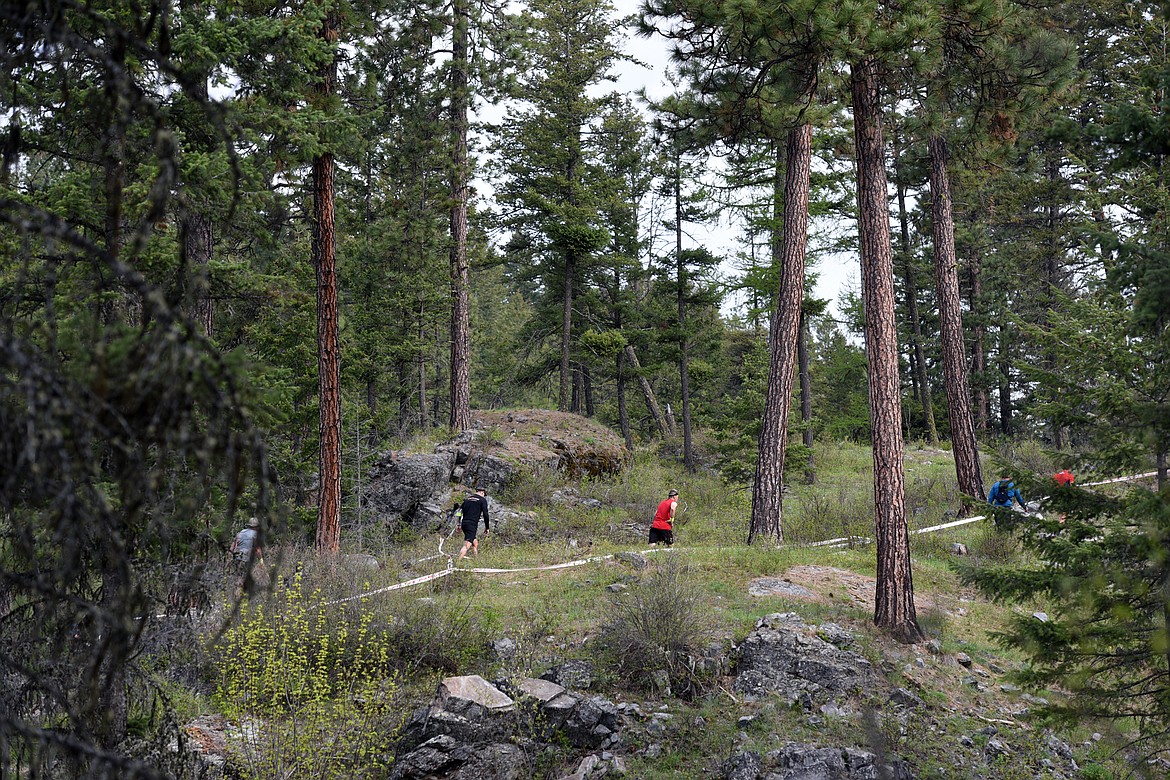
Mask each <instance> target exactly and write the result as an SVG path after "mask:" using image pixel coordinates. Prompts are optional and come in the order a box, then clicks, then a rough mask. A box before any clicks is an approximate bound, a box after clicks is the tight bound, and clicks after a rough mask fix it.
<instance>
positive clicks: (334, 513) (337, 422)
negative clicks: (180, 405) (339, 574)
mask: <svg viewBox="0 0 1170 780" xmlns="http://www.w3.org/2000/svg"><path fill="white" fill-rule="evenodd" d="M337 24H338V20H337V18H336V16H334V14H333V12H330V13H329V14H328V15H326V17H325V21H324V22H323V23H322V26H321V37H323V38H324V39H325V40H326V41H328V42H329V43H330V44H331V45H335V44H336V43H337V38H338V30H337ZM336 81H337V59H336V57H334V58H333V59H331V60H330V61H329V63H328V64H327V65H326V66H325V68H324V69H323V71H322V73H321V79H320V81H319V82H318V85H317V94H318V96H319V97H320V98H321V99H322V102H324V101H325V100H327V99H328V97H329V96H330V95H331V94H332V93H333V89H334V85H335V84H336ZM333 169H334V160H333V154H332V153H331V152H323V153H321V154H319V155H317V156H316V157H315V158H314V159H313V265H314V267H315V268H316V271H317V372H318V378H317V387H318V403H319V405H320V441H321V443H320V448H321V449H320V454H319V458H318V465H319V481H318V491H317V549H318V550H322V551H325V552H337V550H338V549H339V547H340V544H341V340H340V335H339V329H338V302H337V257H336V246H337V244H336V238H335V235H334V223H335V214H334V209H333Z"/></svg>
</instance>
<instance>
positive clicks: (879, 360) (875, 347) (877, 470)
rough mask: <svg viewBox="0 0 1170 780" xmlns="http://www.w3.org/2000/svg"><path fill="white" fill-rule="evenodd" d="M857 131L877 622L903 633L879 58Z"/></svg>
mask: <svg viewBox="0 0 1170 780" xmlns="http://www.w3.org/2000/svg"><path fill="white" fill-rule="evenodd" d="M851 88H852V92H853V133H854V139H855V142H856V145H857V223H858V224H857V227H858V235H859V238H860V248H861V276H862V300H863V304H864V306H865V349H866V357H867V376H868V379H869V409H870V419H871V421H872V425H873V472H874V505H875V510H876V518H875V526H876V533H875V536H876V538H877V589H876V593H875V598H874V618H873V619H874V623H875V624H876V625H877V626H878V627H880V628H883V629H885V630H887V631H889V632H890V633H891V634H893V635H894V636H895V637H896V638H898V639H899V640H901V641H906V642H910V641H915V640H917V639H919V638H921V637H922V635H923V634H922V630H921V629H920V628H919V627H918V620H917V616H916V614H915V610H914V580H913V576H912V573H911V569H910V538H909V531H908V529H907V527H906V494H905V473H904V471H903V464H902V451H903V444H902V430H901V422H902V415H901V405H902V404H901V395H900V387H899V381H898V333H897V323H896V321H895V315H894V257H893V248H892V247H891V245H890V215H889V210H888V208H887V205H886V193H887V182H886V161H885V142H884V140H883V138H882V106H881V98H880V94H879V78H878V65H877V61H876V60H875V59H873V58H872V57H866V58H863V59H862V60H861V61H860V62H857V63H854V65H853V68H852V78H851Z"/></svg>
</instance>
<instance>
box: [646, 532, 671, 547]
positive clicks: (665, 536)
mask: <svg viewBox="0 0 1170 780" xmlns="http://www.w3.org/2000/svg"><path fill="white" fill-rule="evenodd" d="M659 543H661V544H665V545H666V546H667V547H669V546H670V545H672V544H674V531H671V530H670V529H667V528H651V529H650V544H659Z"/></svg>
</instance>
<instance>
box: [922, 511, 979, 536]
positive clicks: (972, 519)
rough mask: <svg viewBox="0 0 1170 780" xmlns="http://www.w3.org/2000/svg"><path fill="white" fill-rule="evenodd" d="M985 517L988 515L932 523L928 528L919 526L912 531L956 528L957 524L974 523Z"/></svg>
mask: <svg viewBox="0 0 1170 780" xmlns="http://www.w3.org/2000/svg"><path fill="white" fill-rule="evenodd" d="M985 517H986V515H975V516H974V517H964V518H963V519H962V520H953V521H951V522H949V523H943V524H942V525H932V526H930V527H928V528H918V529H915V530H913V531H911V532H910V533H912V534H928V533H930V532H931V531H941V530H943V529H944V528H954V527H956V526H960V525H966V524H967V523H974V522H975V521H976V520H982V519H984V518H985Z"/></svg>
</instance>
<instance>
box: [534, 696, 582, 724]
mask: <svg viewBox="0 0 1170 780" xmlns="http://www.w3.org/2000/svg"><path fill="white" fill-rule="evenodd" d="M578 701H579V699H578V698H577V697H576V696H574V695H572V694H571V693H562V694H560V695H558V696H554V697H553V698H552V699H549V700H548V701H547V702H545V703H544V704H542V705H541V707H540V711H541V713H542V714H543V715H544V717H545V719H546V720H547V721H548V724H549V726H550V727H551V728H552V729H554V730H555V729H559V728H560V727H561V726H562V725H564V723H565V721H567V720H568V719H569V716H570V715H571V714H573V710H575V709H576V708H577V702H578Z"/></svg>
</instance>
